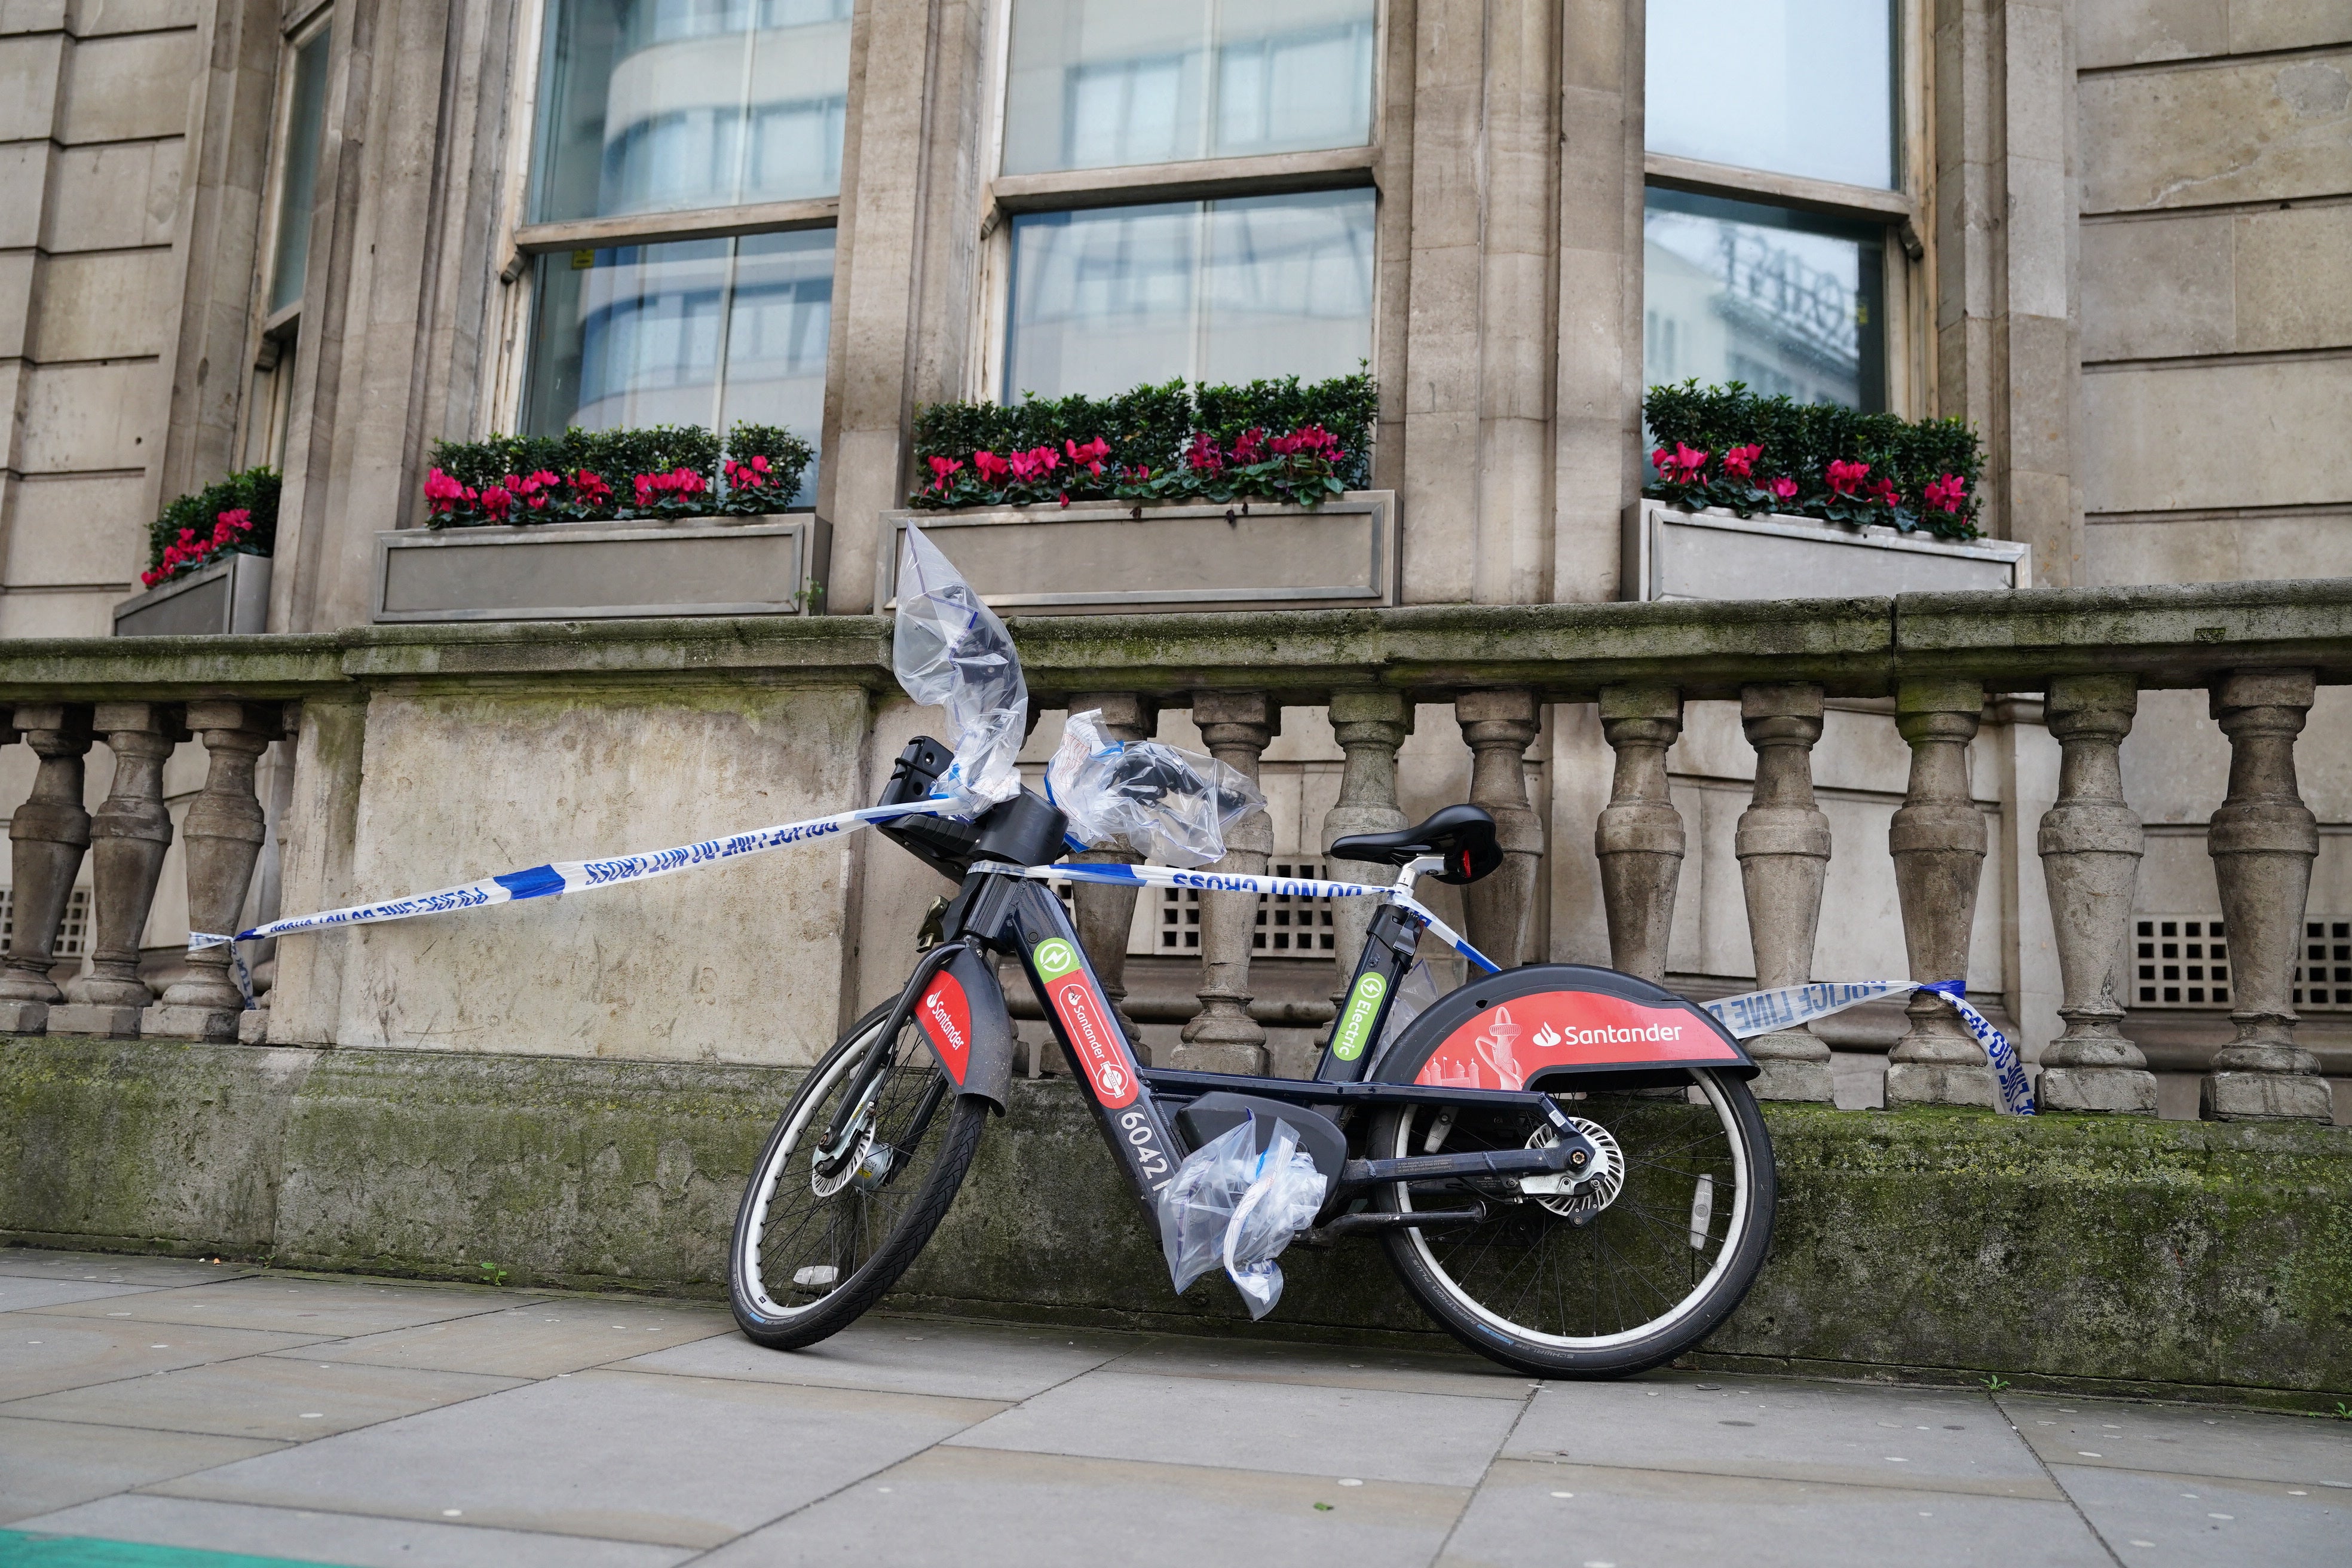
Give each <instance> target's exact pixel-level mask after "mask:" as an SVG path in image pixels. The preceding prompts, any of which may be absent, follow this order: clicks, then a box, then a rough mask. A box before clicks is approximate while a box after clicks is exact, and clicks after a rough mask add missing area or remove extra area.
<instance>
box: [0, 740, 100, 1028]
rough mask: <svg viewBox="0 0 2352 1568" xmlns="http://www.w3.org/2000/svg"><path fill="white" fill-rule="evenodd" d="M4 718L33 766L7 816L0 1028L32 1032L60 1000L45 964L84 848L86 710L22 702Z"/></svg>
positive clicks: (50, 964) (54, 945)
mask: <svg viewBox="0 0 2352 1568" xmlns="http://www.w3.org/2000/svg"><path fill="white" fill-rule="evenodd" d="M10 722H11V723H13V724H14V725H15V726H16V728H17V729H18V730H20V731H23V732H24V736H25V740H26V743H27V744H28V745H30V746H31V747H32V748H33V751H34V752H35V753H36V754H37V755H38V756H39V757H40V759H41V765H40V771H39V772H38V773H36V774H35V775H34V777H33V793H32V794H31V795H28V796H26V799H25V804H24V805H20V806H18V807H17V808H16V814H15V815H14V816H11V817H10V818H9V819H8V840H9V843H8V851H9V867H10V871H11V873H12V878H11V886H10V891H9V907H10V910H11V919H12V920H13V921H14V922H15V930H14V931H13V932H12V933H11V934H10V936H9V939H8V963H7V967H6V968H5V970H0V1033H6V1034H15V1035H37V1034H40V1033H41V1032H43V1031H44V1030H45V1029H47V1027H48V1021H49V1005H50V1004H51V1003H53V1002H58V1001H61V1000H63V993H61V992H59V991H58V988H57V985H56V984H55V983H54V982H52V981H51V980H50V979H49V970H50V969H51V968H52V967H53V966H54V965H55V964H56V962H57V960H56V957H55V954H56V952H57V941H58V922H59V921H62V920H64V919H65V914H66V902H67V900H69V899H71V898H72V897H73V885H74V874H75V873H76V872H78V871H79V870H80V869H81V856H82V851H83V850H85V849H87V848H89V812H88V811H86V810H84V809H83V808H82V804H81V797H82V761H81V760H82V758H83V757H84V756H85V755H87V754H88V753H89V709H88V708H83V707H77V706H75V705H73V704H71V703H60V702H30V703H22V704H19V705H18V706H17V709H16V715H15V717H14V718H13V719H11V720H10Z"/></svg>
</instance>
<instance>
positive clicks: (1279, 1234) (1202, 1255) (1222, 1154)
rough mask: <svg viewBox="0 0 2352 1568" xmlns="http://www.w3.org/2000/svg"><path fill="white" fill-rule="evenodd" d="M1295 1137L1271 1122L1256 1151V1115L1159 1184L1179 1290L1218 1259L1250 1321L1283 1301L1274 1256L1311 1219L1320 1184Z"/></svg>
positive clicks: (1164, 1239)
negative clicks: (1270, 1133)
mask: <svg viewBox="0 0 2352 1568" xmlns="http://www.w3.org/2000/svg"><path fill="white" fill-rule="evenodd" d="M1326 1185H1327V1182H1326V1179H1325V1177H1324V1175H1323V1173H1321V1172H1320V1171H1318V1170H1317V1169H1316V1168H1315V1161H1314V1160H1313V1158H1312V1157H1311V1156H1309V1155H1307V1153H1305V1152H1302V1151H1301V1150H1300V1149H1299V1147H1298V1134H1297V1132H1296V1131H1293V1129H1292V1128H1291V1125H1290V1123H1288V1122H1287V1121H1276V1122H1275V1124H1274V1137H1273V1139H1272V1140H1271V1141H1270V1142H1268V1143H1267V1144H1266V1146H1265V1149H1264V1151H1262V1152H1261V1151H1260V1150H1259V1149H1258V1148H1257V1118H1256V1116H1255V1114H1252V1115H1251V1116H1249V1117H1248V1118H1246V1119H1244V1121H1242V1122H1241V1123H1240V1124H1239V1125H1238V1126H1235V1127H1234V1128H1232V1129H1231V1130H1230V1131H1225V1132H1223V1133H1221V1134H1220V1135H1218V1136H1217V1137H1215V1138H1212V1139H1211V1140H1209V1142H1206V1143H1203V1144H1202V1145H1201V1147H1199V1148H1198V1149H1195V1150H1194V1151H1192V1153H1190V1154H1188V1155H1186V1156H1185V1158H1184V1163H1183V1164H1181V1165H1180V1166H1179V1167H1177V1171H1176V1176H1175V1179H1174V1180H1173V1181H1171V1182H1170V1183H1169V1184H1167V1185H1166V1186H1164V1187H1162V1188H1160V1199H1159V1210H1160V1248H1161V1250H1162V1252H1164V1253H1165V1254H1166V1256H1167V1258H1168V1278H1169V1279H1171V1281H1172V1282H1173V1283H1174V1284H1175V1287H1176V1289H1177V1291H1178V1293H1180V1294H1181V1293H1182V1292H1183V1291H1184V1290H1186V1289H1189V1288H1190V1287H1191V1286H1192V1282H1193V1281H1194V1280H1196V1279H1200V1278H1201V1276H1202V1275H1203V1274H1206V1273H1207V1272H1209V1270H1210V1269H1212V1268H1217V1267H1218V1266H1219V1265H1220V1264H1222V1265H1223V1268H1224V1270H1225V1273H1226V1275H1227V1277H1228V1278H1230V1279H1232V1280H1233V1282H1234V1289H1237V1290H1239V1291H1240V1292H1241V1293H1242V1301H1243V1303H1244V1305H1245V1306H1247V1307H1248V1308H1249V1315H1250V1316H1251V1317H1252V1318H1253V1319H1256V1318H1263V1317H1265V1315H1266V1314H1267V1313H1268V1312H1271V1311H1272V1310H1274V1305H1275V1303H1276V1301H1279V1300H1282V1269H1281V1268H1280V1266H1278V1265H1277V1264H1276V1262H1275V1261H1274V1259H1275V1258H1276V1255H1277V1254H1278V1253H1280V1252H1281V1251H1282V1249H1283V1248H1284V1247H1288V1246H1289V1245H1290V1241H1291V1238H1292V1237H1295V1236H1297V1234H1298V1233H1299V1232H1300V1231H1302V1230H1305V1229H1306V1228H1307V1226H1311V1225H1313V1224H1314V1223H1315V1215H1316V1212H1317V1211H1318V1210H1319V1209H1320V1208H1321V1207H1322V1206H1323V1194H1324V1190H1325V1187H1326Z"/></svg>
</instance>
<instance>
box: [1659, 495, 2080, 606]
mask: <svg viewBox="0 0 2352 1568" xmlns="http://www.w3.org/2000/svg"><path fill="white" fill-rule="evenodd" d="M1622 570H1623V577H1622V590H1621V593H1622V597H1624V598H1628V599H1822V598H1835V597H1844V596H1849V595H1869V596H1875V595H1889V594H1925V593H1945V592H1951V591H1955V590H1968V589H1985V590H1996V591H1999V590H2007V589H2011V588H2030V587H2032V585H2033V547H2032V545H2030V544H2023V543H2019V542H2015V541H2012V540H2007V539H1975V540H1970V541H1969V542H1967V543H1965V544H1960V543H1954V542H1951V541H1949V540H1943V539H1930V538H1927V537H1926V536H1925V535H1922V534H1917V533H1899V532H1897V531H1895V530H1894V529H1891V528H1876V527H1873V528H1864V529H1859V530H1857V529H1852V528H1848V527H1846V526H1845V525H1844V524H1843V523H1836V522H1824V521H1822V520H1821V519H1819V518H1812V517H1791V516H1789V515H1787V514H1785V513H1780V512H1772V513H1769V514H1768V513H1759V514H1758V515H1756V516H1754V517H1745V518H1743V517H1740V516H1738V515H1737V514H1735V513H1732V512H1728V511H1722V510H1716V509H1714V508H1709V509H1708V510H1705V511H1696V512H1693V511H1683V510H1678V509H1676V508H1675V507H1672V506H1669V505H1668V504H1667V503H1665V502H1664V501H1660V500H1642V501H1637V502H1635V503H1634V504H1633V506H1632V507H1630V508H1628V509H1627V510H1626V512H1625V554H1624V563H1623V568H1622Z"/></svg>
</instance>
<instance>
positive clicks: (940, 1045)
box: [915, 970, 971, 1088]
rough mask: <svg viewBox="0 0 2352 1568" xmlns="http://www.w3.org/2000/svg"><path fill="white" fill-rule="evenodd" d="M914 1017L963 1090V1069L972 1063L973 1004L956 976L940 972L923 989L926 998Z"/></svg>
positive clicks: (916, 1009)
mask: <svg viewBox="0 0 2352 1568" xmlns="http://www.w3.org/2000/svg"><path fill="white" fill-rule="evenodd" d="M915 1016H916V1017H917V1018H918V1019H919V1020H920V1021H921V1023H922V1026H923V1033H924V1034H926V1035H928V1036H929V1037H930V1041H931V1044H932V1046H933V1047H935V1048H936V1049H937V1050H938V1051H939V1053H940V1064H941V1065H942V1066H944V1067H945V1068H947V1069H948V1077H950V1078H951V1079H955V1081H956V1085H957V1087H958V1088H961V1087H962V1085H963V1075H964V1069H965V1068H967V1067H969V1066H970V1065H971V1001H970V1000H969V999H967V998H966V997H965V995H964V994H963V987H962V985H961V984H958V983H957V981H956V977H955V976H954V975H952V974H950V973H947V972H946V971H945V970H941V971H940V973H938V974H937V975H935V976H934V977H933V978H932V980H931V983H930V984H929V986H928V987H927V988H926V989H925V990H924V992H923V999H922V1000H921V1001H920V1002H919V1003H917V1004H916V1005H915Z"/></svg>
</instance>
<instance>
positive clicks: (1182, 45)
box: [1004, 0, 1375, 174]
mask: <svg viewBox="0 0 2352 1568" xmlns="http://www.w3.org/2000/svg"><path fill="white" fill-rule="evenodd" d="M1374 15H1375V5H1374V0H1255V4H1246V5H1244V4H1240V3H1237V0H1167V3H1155V4H1152V5H1139V4H1137V3H1136V0H1016V4H1015V5H1014V7H1013V44H1012V60H1011V68H1010V70H1009V72H1008V79H1007V85H1006V97H1005V113H1004V170H1005V172H1006V173H1007V174H1035V173H1039V172H1042V171H1045V170H1053V169H1100V168H1112V167H1117V166H1119V165H1123V164H1130V163H1173V162H1178V161H1181V160H1184V159H1192V158H1230V157H1238V156H1243V155H1246V154H1254V153H1283V152H1295V151H1297V150H1300V149H1302V148H1314V147H1349V146H1360V145H1361V144H1363V143H1364V142H1367V141H1369V140H1370V137H1371V124H1372V37H1373V21H1374Z"/></svg>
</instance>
